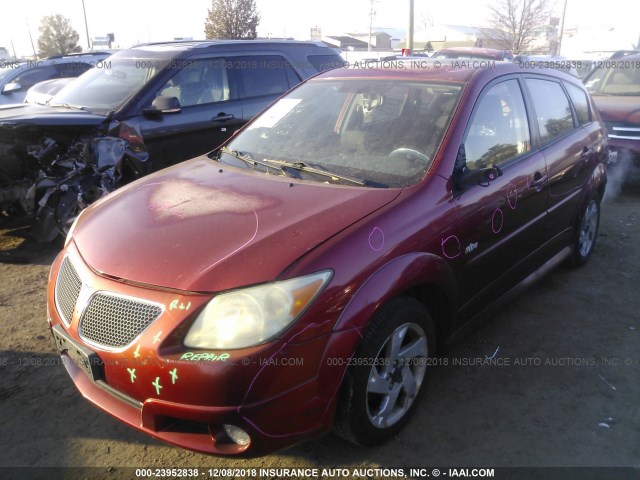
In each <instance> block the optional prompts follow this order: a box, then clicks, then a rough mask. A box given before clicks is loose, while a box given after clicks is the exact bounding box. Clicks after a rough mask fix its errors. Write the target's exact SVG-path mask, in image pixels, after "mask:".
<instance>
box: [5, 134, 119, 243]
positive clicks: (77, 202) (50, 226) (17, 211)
mask: <svg viewBox="0 0 640 480" xmlns="http://www.w3.org/2000/svg"><path fill="white" fill-rule="evenodd" d="M16 133H17V132H16ZM21 133H24V132H21ZM63 140H64V139H63ZM16 144H17V147H12V148H8V149H5V150H4V151H2V149H0V153H2V156H0V159H1V160H0V211H2V212H4V213H5V215H6V216H7V217H9V216H16V215H25V216H33V215H34V214H35V222H34V224H33V227H32V230H31V236H32V237H33V238H34V239H35V240H36V241H39V242H50V241H53V240H54V239H55V238H56V237H57V236H58V235H59V234H63V235H65V234H66V232H67V231H68V230H69V228H70V226H71V224H72V223H73V220H74V219H75V217H76V216H77V215H78V214H79V213H80V211H82V210H83V209H84V208H86V207H87V206H88V205H90V204H91V203H93V202H95V201H96V200H98V199H100V198H102V197H104V196H105V195H107V194H108V193H109V192H111V191H113V190H114V189H115V188H117V186H118V182H119V181H120V179H121V177H122V164H123V158H124V157H125V155H126V154H127V152H128V148H127V142H126V141H125V140H123V139H121V138H116V137H107V136H96V132H93V134H91V135H89V134H84V135H82V136H79V137H76V138H74V139H72V140H71V141H70V142H69V143H67V144H66V145H64V144H61V143H60V142H58V141H56V140H54V139H53V138H51V137H50V136H43V137H41V138H40V139H39V140H38V141H37V142H33V141H32V140H31V141H29V138H28V137H27V138H26V139H24V138H23V139H22V141H21V142H19V141H17V142H16ZM65 146H66V148H65ZM18 147H23V148H18ZM20 152H22V154H20Z"/></svg>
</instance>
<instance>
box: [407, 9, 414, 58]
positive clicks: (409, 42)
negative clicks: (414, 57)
mask: <svg viewBox="0 0 640 480" xmlns="http://www.w3.org/2000/svg"><path fill="white" fill-rule="evenodd" d="M413 1H414V0H409V30H408V32H407V49H408V50H409V55H411V54H412V53H413V17H414V11H413Z"/></svg>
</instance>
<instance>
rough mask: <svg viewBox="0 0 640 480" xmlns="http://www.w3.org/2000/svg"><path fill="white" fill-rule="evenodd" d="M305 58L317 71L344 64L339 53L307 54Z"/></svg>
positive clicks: (331, 68)
mask: <svg viewBox="0 0 640 480" xmlns="http://www.w3.org/2000/svg"><path fill="white" fill-rule="evenodd" d="M307 60H309V63H310V64H311V66H313V68H315V69H316V70H317V71H318V72H324V71H326V70H333V69H334V68H340V67H342V66H344V64H345V62H344V60H342V58H340V56H339V55H309V56H308V57H307Z"/></svg>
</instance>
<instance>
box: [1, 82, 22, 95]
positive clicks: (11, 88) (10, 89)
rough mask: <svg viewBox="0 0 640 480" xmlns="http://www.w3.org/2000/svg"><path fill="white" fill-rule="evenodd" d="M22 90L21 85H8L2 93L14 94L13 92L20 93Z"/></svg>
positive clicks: (13, 83)
mask: <svg viewBox="0 0 640 480" xmlns="http://www.w3.org/2000/svg"><path fill="white" fill-rule="evenodd" d="M20 90H22V85H20V84H19V83H15V82H12V83H7V84H6V85H5V86H4V88H3V89H2V93H3V94H5V93H13V92H19V91H20Z"/></svg>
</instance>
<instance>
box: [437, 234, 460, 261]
mask: <svg viewBox="0 0 640 480" xmlns="http://www.w3.org/2000/svg"><path fill="white" fill-rule="evenodd" d="M440 246H441V247H442V254H443V255H444V256H445V257H447V258H449V259H452V258H456V257H457V256H459V255H460V254H461V253H462V251H461V249H460V240H458V237H456V236H455V235H449V236H448V237H447V238H444V239H442V243H441V244H440ZM447 250H449V252H447ZM451 250H455V252H456V253H455V255H453V253H452V252H451Z"/></svg>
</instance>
